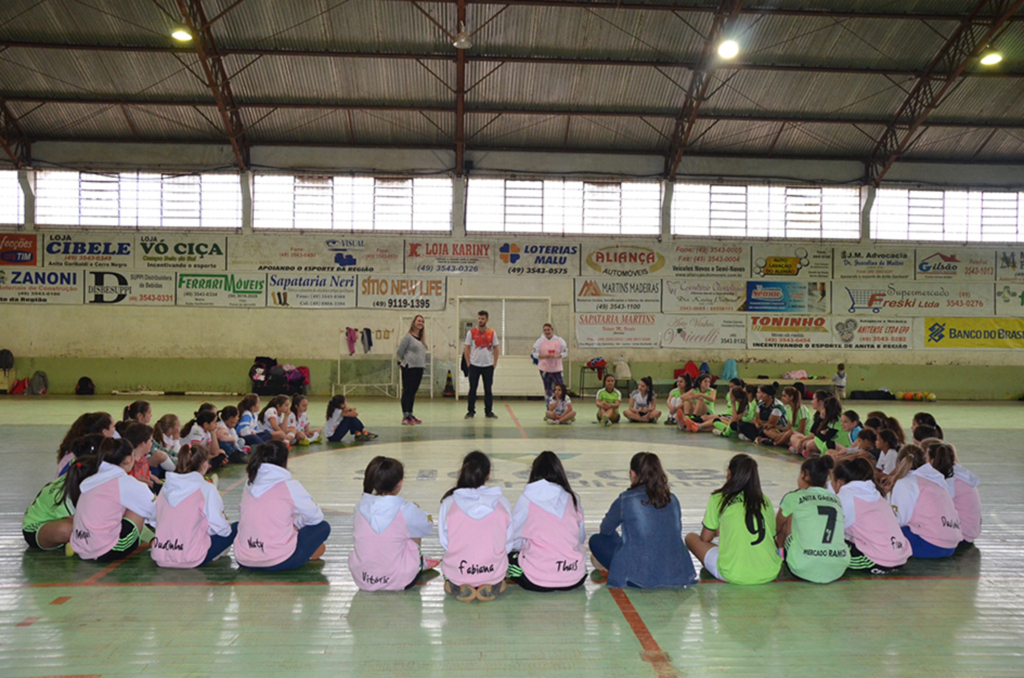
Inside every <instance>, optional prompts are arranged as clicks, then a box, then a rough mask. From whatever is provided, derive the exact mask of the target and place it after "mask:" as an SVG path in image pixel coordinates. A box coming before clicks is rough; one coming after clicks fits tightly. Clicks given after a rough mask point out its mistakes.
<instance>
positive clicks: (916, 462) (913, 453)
mask: <svg viewBox="0 0 1024 678" xmlns="http://www.w3.org/2000/svg"><path fill="white" fill-rule="evenodd" d="M924 464H925V460H924V450H922V449H921V448H920V447H918V446H917V445H913V444H908V445H904V446H903V447H901V448H900V453H899V455H898V456H897V457H896V468H895V469H893V472H892V473H890V474H889V477H888V478H887V479H886V489H887V490H892V488H893V486H894V485H896V481H897V480H899V479H900V478H905V477H906V476H907V474H908V473H910V472H911V471H913V470H914V469H917V468H921V467H922V466H924Z"/></svg>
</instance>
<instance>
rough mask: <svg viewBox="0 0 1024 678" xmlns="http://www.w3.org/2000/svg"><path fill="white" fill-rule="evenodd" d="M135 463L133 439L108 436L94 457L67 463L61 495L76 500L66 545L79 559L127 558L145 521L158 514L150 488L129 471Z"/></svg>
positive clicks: (135, 544) (138, 540)
mask: <svg viewBox="0 0 1024 678" xmlns="http://www.w3.org/2000/svg"><path fill="white" fill-rule="evenodd" d="M134 465H135V458H134V457H133V456H132V445H131V443H129V442H128V441H127V440H118V439H115V438H106V439H105V440H104V441H103V442H102V443H101V444H100V448H99V452H98V453H97V455H96V457H94V458H83V459H79V460H77V461H75V462H72V464H71V466H70V467H69V468H68V475H67V480H65V481H64V487H65V490H66V492H67V494H66V495H65V496H67V497H70V498H71V501H72V503H73V504H74V505H75V517H74V523H73V527H72V531H71V542H70V544H71V548H72V549H73V550H74V552H75V553H77V554H78V555H79V556H80V557H81V558H82V560H95V561H96V562H100V563H110V562H113V561H115V560H121V559H122V558H125V557H127V556H128V555H130V554H131V553H132V552H133V551H134V550H135V549H136V548H137V547H138V545H139V542H140V540H141V538H140V536H139V535H140V531H141V530H142V523H143V521H144V520H148V521H152V520H153V519H154V518H155V517H156V508H155V507H156V505H155V504H154V503H153V502H154V497H153V493H152V492H150V490H149V488H148V487H147V486H146V484H145V483H143V482H141V481H138V480H136V479H135V478H132V477H131V476H130V475H128V472H129V471H130V470H131V469H132V467H133V466H134Z"/></svg>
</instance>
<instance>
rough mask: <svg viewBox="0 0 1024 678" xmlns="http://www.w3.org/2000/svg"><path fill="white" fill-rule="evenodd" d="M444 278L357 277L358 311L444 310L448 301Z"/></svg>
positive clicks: (445, 279)
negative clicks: (359, 309)
mask: <svg viewBox="0 0 1024 678" xmlns="http://www.w3.org/2000/svg"><path fill="white" fill-rule="evenodd" d="M447 280H448V279H447V278H444V277H436V278H424V277H416V278H412V277H406V276H395V275H361V276H359V285H358V289H359V297H358V302H357V305H358V306H359V308H375V309H378V310H380V309H383V310H410V311H419V312H421V313H423V312H426V311H443V310H444V307H445V304H446V302H447V300H448V287H447Z"/></svg>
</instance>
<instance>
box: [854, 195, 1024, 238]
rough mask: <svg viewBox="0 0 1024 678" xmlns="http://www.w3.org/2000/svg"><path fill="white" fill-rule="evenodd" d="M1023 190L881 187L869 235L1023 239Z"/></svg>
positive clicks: (884, 236) (876, 197)
mask: <svg viewBox="0 0 1024 678" xmlns="http://www.w3.org/2000/svg"><path fill="white" fill-rule="evenodd" d="M1022 200H1024V193H1016V192H1010V191H970V190H967V191H965V190H959V191H955V190H948V191H919V190H901V189H879V190H878V192H877V194H876V196H875V205H874V207H873V208H872V210H871V237H873V238H876V239H880V240H922V241H936V242H1021V240H1022V234H1021V202H1022Z"/></svg>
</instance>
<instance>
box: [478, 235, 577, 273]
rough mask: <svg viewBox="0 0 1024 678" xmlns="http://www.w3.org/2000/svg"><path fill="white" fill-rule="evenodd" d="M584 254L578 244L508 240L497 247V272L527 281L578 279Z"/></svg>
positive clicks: (495, 269) (495, 267)
mask: <svg viewBox="0 0 1024 678" xmlns="http://www.w3.org/2000/svg"><path fill="white" fill-rule="evenodd" d="M581 250H582V247H581V246H580V244H579V243H563V242H558V241H551V242H541V241H534V240H515V241H512V240H509V241H506V242H503V243H501V245H499V246H498V261H497V262H495V264H494V272H495V273H496V274H498V275H514V276H527V277H541V276H552V275H553V276H570V275H579V274H580V251H581Z"/></svg>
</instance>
